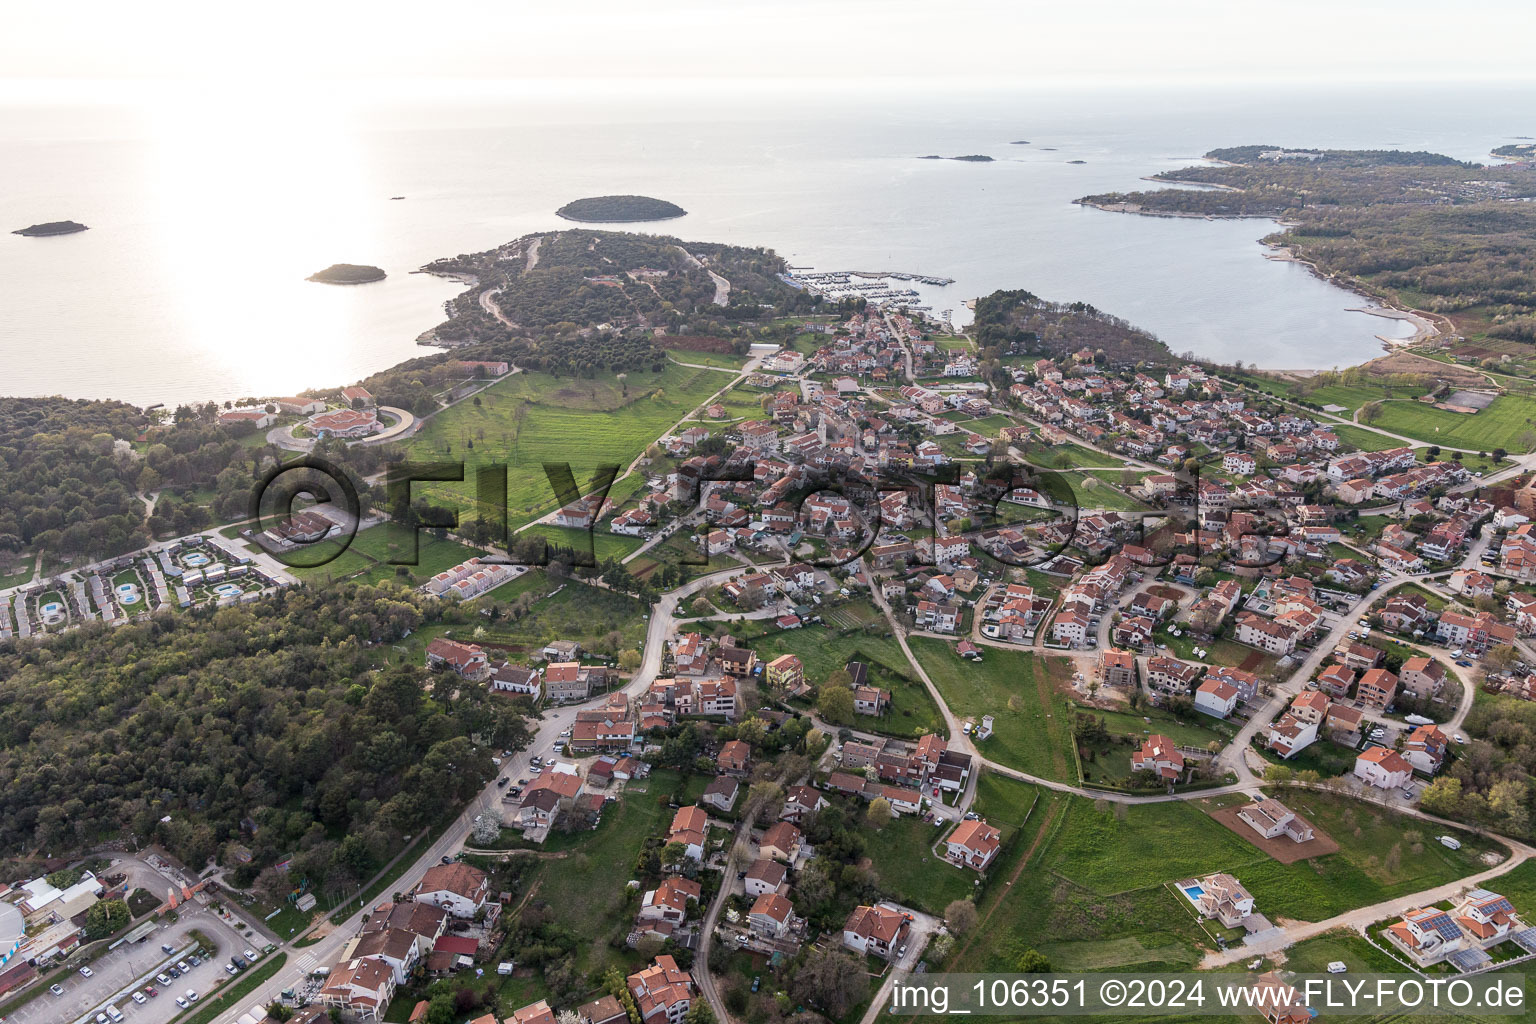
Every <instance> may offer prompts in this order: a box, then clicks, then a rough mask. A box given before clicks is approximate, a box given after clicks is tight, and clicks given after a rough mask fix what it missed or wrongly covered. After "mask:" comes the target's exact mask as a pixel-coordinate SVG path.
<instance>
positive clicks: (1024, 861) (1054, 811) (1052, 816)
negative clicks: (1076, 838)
mask: <svg viewBox="0 0 1536 1024" xmlns="http://www.w3.org/2000/svg"><path fill="white" fill-rule="evenodd" d="M1062 806H1063V804H1061V803H1060V802H1056V803H1052V804H1051V806H1050V808H1049V809H1048V810H1047V811H1046V812H1045V820H1044V821H1042V822H1041V823H1040V831H1039V832H1036V833H1035V841H1034V842H1032V843H1030V844H1029V849H1027V850H1025V851H1024V856H1022V857H1020V858H1019V864H1018V867H1016V868H1014V869H1013V874H1011V875H1009V876H1008V881H1006V882H1004V883H1003V885H1002V888H1001V889H999V890H998V893H997V896H996V897H995V898H994V899H993V900H992V905H991V906H989V907H988V908H987V912H986V913H985V914H983V915H982V917H981V920H980V921H979V922H977V924H976V927H975V929H974V930H973V931H972V932H971V937H970V938H969V939H968V940H966V943H965V945H964V946H961V947H960V952H959V953H958V954H957V955H956V956H955V959H954V962H955V963H957V964H959V963H964V962H965V955H966V954H967V953H969V952H970V951H971V944H972V943H974V942H975V941H976V939H977V937H979V936H981V935H989V934H990V933H989V932H988V931H987V923H988V922H989V921H991V920H992V915H993V914H994V913H996V912H997V908H998V907H999V906H1000V905H1001V904H1002V902H1003V897H1004V896H1006V895H1008V892H1009V890H1011V889H1012V888H1013V883H1014V882H1017V881H1018V880H1019V876H1020V875H1022V874H1023V873H1024V869H1025V868H1026V867H1028V866H1029V862H1030V861H1031V860H1033V859H1034V857H1035V852H1036V851H1037V850H1039V849H1040V844H1041V843H1043V842H1045V837H1046V835H1047V834H1048V833H1049V832H1050V831H1051V825H1052V824H1053V823H1054V822H1055V821H1056V816H1057V815H1058V814H1060V813H1061V808H1062Z"/></svg>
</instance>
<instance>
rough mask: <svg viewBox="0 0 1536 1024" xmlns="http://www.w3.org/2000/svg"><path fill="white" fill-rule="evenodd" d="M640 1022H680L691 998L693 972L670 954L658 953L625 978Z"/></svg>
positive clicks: (646, 1023) (644, 1023)
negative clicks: (645, 965)
mask: <svg viewBox="0 0 1536 1024" xmlns="http://www.w3.org/2000/svg"><path fill="white" fill-rule="evenodd" d="M625 982H626V984H627V985H628V986H629V994H630V995H631V996H633V997H634V999H635V1005H636V1007H638V1008H639V1010H640V1019H641V1021H642V1022H643V1024H661V1022H662V1021H666V1022H667V1024H681V1021H682V1019H683V1017H684V1016H685V1015H686V1014H687V1013H688V1007H689V1006H690V1005H691V1004H692V1002H693V994H694V986H693V976H692V975H691V974H689V973H688V972H687V971H685V970H682V969H681V968H679V967H678V966H677V961H676V960H674V959H672V957H670V956H666V955H662V956H658V957H657V958H656V959H655V960H654V961H652V963H651V966H649V967H647V968H646V969H645V970H643V971H639V972H637V973H635V974H631V975H630V976H629V977H628V978H627V979H625Z"/></svg>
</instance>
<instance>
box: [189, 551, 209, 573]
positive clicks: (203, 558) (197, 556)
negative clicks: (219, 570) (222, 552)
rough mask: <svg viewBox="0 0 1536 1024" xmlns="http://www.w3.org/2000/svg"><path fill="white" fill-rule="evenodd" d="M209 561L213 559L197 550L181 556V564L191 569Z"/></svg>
mask: <svg viewBox="0 0 1536 1024" xmlns="http://www.w3.org/2000/svg"><path fill="white" fill-rule="evenodd" d="M211 561H213V559H211V558H209V557H208V556H207V555H205V554H203V553H202V552H199V551H194V552H192V553H191V554H190V555H182V556H181V564H182V565H185V566H187V567H189V568H192V569H198V568H201V567H202V566H205V565H207V564H208V563H209V562H211Z"/></svg>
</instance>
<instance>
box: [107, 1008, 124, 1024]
mask: <svg viewBox="0 0 1536 1024" xmlns="http://www.w3.org/2000/svg"><path fill="white" fill-rule="evenodd" d="M107 1016H108V1017H111V1018H112V1024H123V1015H122V1013H121V1012H119V1011H118V1008H117V1007H115V1006H108V1007H107Z"/></svg>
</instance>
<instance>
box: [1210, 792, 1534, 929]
mask: <svg viewBox="0 0 1536 1024" xmlns="http://www.w3.org/2000/svg"><path fill="white" fill-rule="evenodd" d="M1275 795H1276V796H1278V797H1279V798H1280V799H1281V801H1282V802H1283V803H1284V804H1285V806H1287V807H1289V808H1290V809H1291V810H1293V811H1295V812H1296V813H1297V814H1300V815H1301V816H1302V817H1304V818H1306V819H1307V820H1308V821H1310V822H1312V824H1313V825H1314V826H1316V827H1317V828H1318V829H1319V830H1321V831H1323V832H1326V833H1327V834H1328V835H1329V836H1330V837H1332V839H1333V840H1334V841H1335V842H1337V843H1338V844H1339V852H1338V853H1335V854H1330V855H1329V856H1326V857H1316V858H1313V859H1312V860H1310V861H1304V862H1301V863H1298V864H1291V865H1282V864H1279V863H1277V862H1275V861H1272V860H1269V859H1268V858H1263V857H1261V858H1260V859H1258V860H1257V861H1256V862H1255V863H1254V864H1253V865H1252V866H1248V867H1244V868H1243V869H1242V870H1241V872H1240V873H1239V875H1238V877H1239V878H1240V880H1241V881H1242V883H1243V884H1244V885H1245V886H1247V887H1248V891H1249V892H1251V893H1253V898H1254V902H1255V903H1256V904H1257V906H1258V907H1259V910H1260V912H1261V913H1264V914H1266V915H1268V916H1270V917H1271V918H1273V917H1274V916H1275V915H1279V916H1282V917H1290V918H1295V919H1297V920H1301V921H1321V920H1323V919H1325V918H1329V917H1332V916H1334V915H1335V914H1342V913H1344V912H1345V911H1348V910H1353V909H1354V908H1355V907H1360V906H1367V905H1370V904H1373V903H1380V902H1382V901H1383V900H1389V899H1392V898H1394V897H1396V896H1403V895H1406V894H1408V893H1412V892H1417V891H1419V890H1420V889H1428V888H1431V887H1433V886H1436V885H1442V884H1444V883H1446V882H1453V881H1455V880H1456V879H1458V878H1462V877H1465V876H1466V875H1469V874H1474V873H1476V872H1478V871H1482V870H1484V869H1486V868H1487V866H1488V865H1487V864H1486V863H1484V862H1483V861H1482V859H1481V858H1482V856H1483V854H1485V853H1487V852H1489V851H1498V852H1499V853H1501V854H1503V853H1505V852H1506V851H1504V849H1503V847H1501V846H1498V845H1497V844H1495V843H1492V842H1491V841H1489V840H1486V839H1483V838H1481V837H1479V836H1475V835H1473V834H1472V833H1469V832H1461V831H1458V830H1452V829H1447V828H1446V827H1445V826H1443V825H1435V824H1432V823H1430V822H1418V821H1414V820H1413V819H1411V818H1404V817H1401V816H1399V815H1394V814H1392V813H1391V812H1389V811H1386V810H1384V809H1379V808H1377V807H1375V806H1374V805H1371V804H1365V803H1360V802H1359V801H1355V800H1350V799H1348V798H1346V797H1341V796H1335V795H1332V794H1328V793H1318V792H1312V791H1301V790H1295V789H1285V790H1278V791H1276V793H1275ZM1447 832H1451V833H1452V834H1454V835H1455V836H1456V837H1457V838H1458V839H1460V840H1461V844H1462V846H1461V849H1459V850H1448V849H1446V848H1445V847H1444V846H1441V845H1440V844H1439V843H1437V842H1435V838H1434V837H1435V836H1438V835H1443V834H1446V833H1447Z"/></svg>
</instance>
